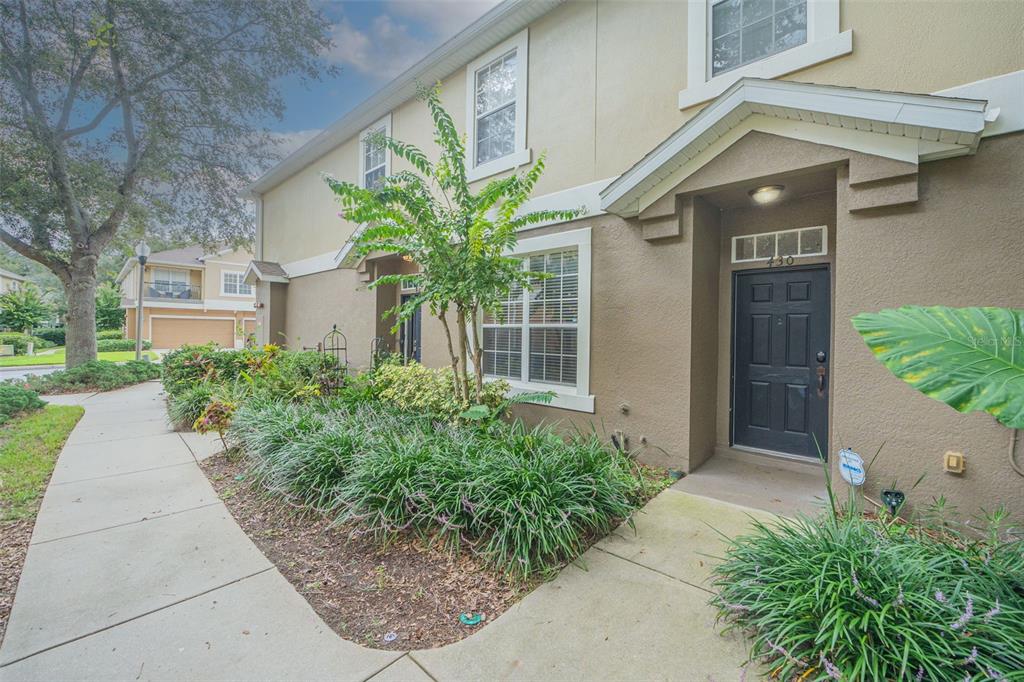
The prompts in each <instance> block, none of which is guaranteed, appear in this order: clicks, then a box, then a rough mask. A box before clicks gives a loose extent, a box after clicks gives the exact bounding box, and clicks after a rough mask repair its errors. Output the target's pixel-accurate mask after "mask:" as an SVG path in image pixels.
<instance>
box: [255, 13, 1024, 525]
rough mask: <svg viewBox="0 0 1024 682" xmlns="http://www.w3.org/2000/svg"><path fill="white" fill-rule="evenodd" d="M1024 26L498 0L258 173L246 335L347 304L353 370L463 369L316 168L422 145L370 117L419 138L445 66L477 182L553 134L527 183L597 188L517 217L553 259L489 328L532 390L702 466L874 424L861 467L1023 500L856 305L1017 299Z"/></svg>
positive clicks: (374, 161)
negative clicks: (360, 244) (902, 370)
mask: <svg viewBox="0 0 1024 682" xmlns="http://www.w3.org/2000/svg"><path fill="white" fill-rule="evenodd" d="M1022 26H1024V4H1022V3H1019V2H988V3H981V4H973V5H971V6H970V7H967V6H965V5H963V4H961V3H944V2H934V3H920V2H914V3H871V2H847V1H838V0H818V1H813V0H811V1H810V2H808V1H806V0H785V1H783V0H774V2H773V1H772V0H726V1H719V0H709V1H708V2H700V1H692V0H691V2H689V3H685V2H664V3H655V2H644V3H622V2H604V1H600V2H593V1H591V2H582V1H580V2H567V3H560V2H524V1H517V0H509V1H506V2H504V3H502V4H500V5H498V6H497V7H495V8H494V9H493V10H492V11H490V12H489V13H487V14H486V15H485V16H484V17H482V18H481V19H480V20H478V21H477V22H475V23H474V24H473V25H471V26H470V27H468V28H467V29H465V30H464V31H462V32H461V33H460V34H458V35H457V36H455V37H454V38H452V39H451V40H450V41H449V42H447V43H445V45H443V46H442V47H441V48H439V49H438V50H437V51H435V52H434V53H433V54H431V55H429V56H428V57H426V58H425V59H424V60H423V61H422V62H420V63H419V64H417V65H416V66H414V67H413V68H412V69H410V70H409V71H407V72H406V73H404V74H402V75H401V76H399V77H398V78H397V79H396V80H395V81H393V82H392V83H390V84H389V85H387V86H386V87H385V88H383V89H382V90H381V91H380V92H378V93H377V94H375V95H374V96H372V97H371V98H370V99H368V100H367V101H365V102H364V103H362V104H361V105H359V106H357V107H356V108H355V109H353V110H352V112H351V113H349V114H348V115H346V116H345V117H344V118H343V119H341V120H340V121H338V122H337V123H335V124H333V125H332V126H330V127H329V128H327V129H326V130H325V131H324V132H322V133H321V134H320V135H319V136H317V137H316V138H315V139H313V140H312V141H311V142H309V143H308V144H306V145H305V146H304V147H302V148H301V149H299V150H298V151H297V152H295V153H294V154H292V155H291V156H289V157H288V158H287V159H285V160H284V161H282V162H281V163H280V164H279V165H277V166H276V167H274V168H273V169H271V170H270V171H269V172H267V173H266V174H265V175H264V176H263V177H261V178H260V179H259V180H258V181H257V182H256V183H255V184H254V185H253V187H252V191H253V194H254V195H255V198H256V200H257V205H258V220H257V244H256V251H257V253H256V258H257V261H258V262H254V263H253V264H252V266H251V267H250V269H249V272H248V273H247V281H250V282H253V283H255V284H256V285H257V297H258V299H259V304H258V305H259V306H260V307H258V309H257V314H258V321H257V329H258V335H257V336H258V338H259V340H261V341H266V340H276V339H278V338H287V339H288V340H289V341H290V342H292V345H295V346H299V345H303V344H305V345H312V343H313V341H315V340H317V339H319V338H320V337H321V336H322V335H323V334H324V333H325V332H326V331H327V330H329V329H330V328H331V325H332V324H335V323H336V324H337V325H338V327H339V328H340V329H341V330H342V331H343V332H344V333H345V334H346V335H347V338H348V344H349V351H348V352H349V357H350V358H351V359H352V361H353V363H354V364H356V365H366V364H367V363H368V361H369V353H370V349H371V341H372V339H374V338H375V337H383V338H384V339H385V344H390V345H391V346H392V347H399V348H401V349H402V351H403V352H404V353H405V354H406V355H408V356H412V357H422V360H423V362H425V363H426V364H429V365H435V366H444V365H446V364H447V362H448V359H447V352H446V348H445V342H444V338H443V334H442V333H441V331H440V325H439V324H438V323H437V321H436V320H433V319H431V318H430V317H429V316H428V315H424V317H423V319H422V321H421V322H416V323H412V324H409V325H406V328H404V329H403V330H402V333H401V334H400V338H397V339H396V338H394V337H393V336H392V335H391V334H390V333H389V328H390V326H391V322H390V321H381V319H380V317H381V314H382V313H383V312H384V311H386V310H388V309H389V308H391V307H392V306H394V305H395V303H396V302H398V301H399V300H400V297H401V296H403V295H406V294H404V293H403V292H401V291H397V290H396V289H395V288H394V287H381V288H378V289H376V290H370V289H368V288H367V284H368V283H369V282H372V281H373V279H374V278H375V277H378V276H380V275H382V274H384V273H391V272H401V271H403V269H404V268H412V267H415V266H414V265H413V264H410V263H405V262H403V261H402V260H401V259H399V258H397V257H394V256H388V255H381V256H379V257H371V258H367V259H363V260H358V259H355V258H353V257H352V250H351V248H350V242H349V241H348V240H349V238H350V237H351V235H352V234H353V231H354V229H355V228H356V226H355V225H352V224H348V223H345V222H343V221H340V220H339V219H338V217H337V206H336V204H335V201H334V196H333V195H332V193H331V192H330V191H329V190H328V188H327V187H326V186H325V185H324V183H323V180H322V179H321V173H323V172H327V173H331V174H333V175H335V176H337V177H339V178H342V179H345V180H348V181H351V182H360V183H363V184H364V185H369V184H370V183H372V182H374V181H375V180H376V179H377V178H378V177H379V176H380V175H381V174H382V173H383V174H388V173H392V172H397V171H399V170H404V169H406V168H408V166H407V165H406V164H404V163H403V162H402V161H401V160H400V159H397V158H393V157H392V156H391V155H390V154H381V153H378V152H377V151H375V150H373V149H369V148H367V145H366V144H365V143H364V142H363V140H364V138H365V135H366V133H368V132H370V131H375V130H384V131H386V132H388V133H390V134H391V135H392V136H393V137H395V138H398V139H400V140H403V141H406V142H411V143H414V144H417V145H419V146H420V147H422V148H423V149H425V150H426V151H427V153H428V154H430V153H431V150H433V149H435V147H434V145H433V142H432V139H431V133H432V126H431V122H430V120H429V118H428V116H427V112H426V108H425V106H424V104H423V103H421V102H419V101H417V100H415V98H414V92H415V87H416V83H418V82H419V83H431V82H435V81H440V82H441V87H442V99H443V101H444V102H445V105H446V106H447V108H448V110H449V111H450V112H451V114H452V116H453V118H454V119H455V122H456V124H457V125H458V127H459V128H460V129H461V130H463V131H465V132H466V136H467V147H468V158H469V160H470V163H471V165H472V168H471V170H470V171H469V172H470V177H471V179H472V180H473V181H475V182H477V185H476V186H477V187H479V186H481V185H480V183H484V182H487V181H488V180H492V179H494V178H496V177H501V176H502V174H507V173H508V172H509V171H510V170H512V169H514V168H523V167H524V166H525V165H526V164H528V163H530V162H531V161H532V160H535V159H536V158H537V157H538V155H539V154H540V153H541V152H542V151H546V152H547V167H548V171H547V172H546V173H545V175H544V177H543V178H542V180H541V182H540V183H539V186H538V188H537V192H536V194H537V195H539V196H538V198H536V199H535V200H534V201H533V202H532V204H531V206H530V208H541V207H546V208H567V207H576V206H581V205H583V206H586V207H587V208H588V209H589V214H588V215H586V216H585V217H583V218H580V219H579V220H575V221H573V222H571V223H568V224H559V225H547V226H542V227H540V228H538V229H531V230H529V231H527V232H524V233H523V234H522V235H521V239H520V242H519V247H518V250H517V254H519V255H522V256H524V257H529V259H530V266H531V268H533V269H544V270H547V271H548V272H550V273H551V274H552V275H553V277H552V278H551V279H548V280H546V281H545V282H544V283H543V285H542V286H543V289H542V291H541V292H539V293H535V294H532V295H523V294H520V293H517V294H516V295H515V296H514V297H513V299H514V300H510V301H509V306H508V309H509V311H510V313H511V314H510V315H509V316H508V318H507V319H506V320H505V321H504V322H503V323H502V324H486V325H485V331H484V341H485V350H486V353H485V363H486V369H487V370H488V373H489V374H491V375H492V376H500V377H504V378H507V379H509V380H510V381H511V382H512V384H513V386H515V388H516V390H531V389H534V390H535V389H549V390H553V391H554V392H555V393H556V398H555V400H554V402H553V404H552V405H551V406H550V407H542V406H537V407H534V406H530V407H528V408H526V409H524V410H523V411H522V414H524V415H526V416H528V417H529V418H532V419H539V418H548V419H561V420H566V421H570V422H573V423H576V424H579V425H583V426H586V425H589V424H590V423H594V424H597V425H599V427H600V428H603V429H605V430H607V431H608V432H609V433H610V432H612V431H613V430H621V431H622V432H623V434H624V435H625V436H626V437H627V438H628V439H629V443H630V445H631V446H633V447H636V448H639V450H640V457H641V458H642V459H645V460H646V461H649V462H652V463H655V464H660V465H664V466H668V467H671V468H673V469H681V470H683V471H687V472H689V471H692V470H694V469H696V468H698V467H700V466H701V464H702V463H704V462H705V461H706V460H708V458H710V457H715V456H722V455H725V456H728V457H732V458H736V457H742V458H746V459H748V460H756V461H758V462H759V463H761V464H763V465H765V467H767V468H766V469H764V470H763V471H764V473H763V475H764V476H770V475H771V473H770V470H771V468H772V467H774V466H783V464H782V462H783V461H785V462H786V463H788V464H786V465H787V466H790V467H791V466H793V464H792V463H793V462H798V463H800V462H802V463H806V466H807V469H808V470H809V471H813V467H815V466H816V464H815V463H814V459H813V455H814V453H815V451H816V446H815V441H817V443H818V444H820V446H821V448H822V449H823V451H825V452H827V453H830V456H832V461H833V462H834V461H835V459H836V458H835V457H834V455H835V453H836V451H837V450H838V448H839V447H840V446H847V447H852V448H855V449H856V450H858V451H860V452H861V453H864V454H866V455H870V454H873V453H874V452H875V450H876V449H877V448H878V447H879V446H880V445H881V444H882V443H884V444H885V446H884V449H883V451H882V454H881V456H880V457H879V459H878V461H877V462H876V463H875V465H874V469H873V470H872V472H871V476H870V480H869V484H868V488H867V490H868V491H869V492H871V493H877V490H878V487H879V485H880V484H889V483H891V482H892V481H894V480H895V481H898V482H899V483H900V484H902V485H904V486H908V487H909V486H910V485H912V484H913V483H914V481H915V480H917V478H918V477H919V476H920V475H921V474H926V477H925V479H924V480H923V481H922V483H921V484H920V487H919V488H917V489H916V490H915V491H914V493H913V495H912V499H913V500H915V501H921V500H927V499H930V498H931V497H932V496H938V495H945V496H946V497H947V498H948V499H949V500H950V501H951V502H952V503H953V504H956V505H958V506H959V507H960V508H961V509H964V510H975V509H977V508H978V507H981V506H986V507H989V508H991V507H993V506H994V505H995V504H996V503H998V502H1005V503H1008V504H1010V505H1011V506H1013V507H1014V511H1015V512H1016V513H1017V514H1022V513H1024V502H1022V500H1024V494H1022V489H1024V479H1022V478H1021V477H1019V476H1018V475H1016V474H1015V473H1014V472H1013V470H1012V469H1011V467H1010V464H1009V462H1007V457H1006V452H1007V444H1008V442H1009V440H1010V432H1009V431H1008V430H1007V429H1005V428H1004V427H1002V426H1000V425H998V424H997V423H996V422H995V421H994V420H993V419H992V418H991V417H989V416H987V415H984V414H966V415H961V414H958V413H956V412H954V411H953V410H951V409H950V408H948V407H947V406H945V405H942V404H941V403H939V402H936V401H933V400H930V399H928V398H925V397H923V396H921V395H920V394H918V393H917V392H916V391H914V390H913V389H912V388H910V387H909V386H907V385H906V384H904V383H903V382H901V381H899V380H898V379H896V378H894V377H893V376H892V375H891V374H890V373H889V372H888V370H886V369H885V368H884V367H883V366H882V365H881V364H880V363H879V362H878V361H876V360H875V359H874V358H873V356H872V355H871V353H870V352H869V351H868V349H867V348H866V346H865V345H864V343H863V341H862V340H861V339H860V337H859V336H858V334H857V333H856V332H855V331H854V329H853V328H852V326H851V324H850V318H851V317H852V316H853V315H855V314H856V313H858V312H862V311H875V310H878V309H880V308H885V307H892V306H898V305H901V304H945V305H951V306H967V305H993V306H1012V307H1017V308H1020V307H1024V218H1022V216H1024V199H1022V196H1024V193H1022V188H1024V134H1022V133H1021V130H1022V129H1024V71H1022V69H1024V50H1022V49H1021V28H1022ZM947 450H956V451H961V452H964V453H966V455H967V461H968V465H967V469H966V472H965V473H964V474H962V475H959V476H956V475H952V474H948V473H944V472H943V470H942V459H943V453H944V452H946V451H947ZM1019 457H1020V458H1024V454H1022V455H1019ZM755 485H756V484H755Z"/></svg>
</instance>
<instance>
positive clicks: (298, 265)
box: [281, 251, 338, 278]
mask: <svg viewBox="0 0 1024 682" xmlns="http://www.w3.org/2000/svg"><path fill="white" fill-rule="evenodd" d="M337 254H338V252H337V251H326V252H324V253H321V254H318V255H316V256H312V257H310V258H303V259H302V260H296V261H292V262H290V263H281V267H282V268H284V271H285V272H287V273H288V277H289V278H294V277H303V276H305V275H315V274H316V273H318V272H326V271H327V270H336V269H337V268H338V264H337V263H336V262H335V260H334V257H335V256H336V255H337Z"/></svg>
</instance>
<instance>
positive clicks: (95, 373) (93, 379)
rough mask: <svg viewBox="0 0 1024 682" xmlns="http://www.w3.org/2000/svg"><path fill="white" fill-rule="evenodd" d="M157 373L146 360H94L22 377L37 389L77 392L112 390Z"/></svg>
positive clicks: (156, 367)
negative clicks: (55, 370) (50, 372)
mask: <svg viewBox="0 0 1024 682" xmlns="http://www.w3.org/2000/svg"><path fill="white" fill-rule="evenodd" d="M159 376H160V369H159V367H158V366H157V365H155V364H153V363H151V362H147V361H145V360H131V361H129V362H125V363H121V364H118V363H114V362H109V361H107V360H93V361H92V362H86V363H84V364H81V365H78V366H77V367H72V368H71V369H65V370H60V371H57V372H53V373H52V374H45V375H42V376H31V377H27V378H26V379H24V380H23V381H22V383H24V384H25V385H26V386H27V387H28V388H31V389H33V390H35V391H38V392H39V393H43V394H47V393H78V392H82V391H111V390H113V389H115V388H122V387H124V386H130V385H132V384H137V383H140V382H143V381H149V380H150V379H156V378H157V377H159Z"/></svg>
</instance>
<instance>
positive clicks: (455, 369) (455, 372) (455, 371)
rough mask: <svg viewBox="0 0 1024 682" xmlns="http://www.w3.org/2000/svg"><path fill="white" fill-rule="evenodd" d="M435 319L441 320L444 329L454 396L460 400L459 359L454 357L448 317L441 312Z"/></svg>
mask: <svg viewBox="0 0 1024 682" xmlns="http://www.w3.org/2000/svg"><path fill="white" fill-rule="evenodd" d="M437 319H439V320H441V326H442V327H444V337H445V339H446V340H447V341H448V356H449V357H450V358H451V360H452V381H454V382H455V395H456V396H458V397H459V399H460V400H461V398H462V392H461V391H460V390H459V358H458V356H457V355H455V348H454V346H453V345H452V330H451V329H450V328H449V327H448V316H447V315H446V314H445V311H441V312H440V313H439V314H438V316H437Z"/></svg>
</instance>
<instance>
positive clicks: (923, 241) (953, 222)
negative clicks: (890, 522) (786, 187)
mask: <svg viewBox="0 0 1024 682" xmlns="http://www.w3.org/2000/svg"><path fill="white" fill-rule="evenodd" d="M1022 159H1024V135H1022V134H1015V135H1007V136H1004V137H998V138H990V139H988V140H984V141H983V142H982V143H981V147H980V149H979V151H978V154H977V155H976V156H970V157H965V158H959V159H950V160H947V161H936V162H934V163H929V164H925V165H923V166H922V167H921V178H920V200H919V201H918V203H917V204H915V205H913V206H909V207H906V208H902V209H889V210H879V211H876V212H874V213H871V214H860V215H856V214H851V213H849V212H847V211H845V210H844V204H843V192H842V191H840V194H839V202H838V210H837V215H838V224H837V236H836V268H835V287H836V301H835V311H834V315H835V320H836V323H835V334H834V339H833V345H834V348H835V350H834V359H835V363H834V364H833V381H834V383H833V389H834V390H833V404H832V409H833V439H834V440H835V441H837V442H838V443H842V444H845V445H849V446H851V447H855V448H856V449H858V451H859V452H861V453H865V454H868V455H872V454H874V452H875V450H876V449H877V448H878V447H879V446H880V445H882V443H883V442H884V443H885V447H884V448H883V450H882V454H881V456H880V457H879V459H878V461H877V462H876V464H875V470H874V471H873V475H872V479H873V480H872V481H869V486H868V490H869V491H870V492H875V491H877V490H878V488H879V486H884V485H887V484H889V483H891V482H892V481H893V480H897V481H899V483H900V484H902V485H903V486H910V485H912V484H913V483H914V481H915V480H917V478H918V476H920V475H921V474H925V478H924V480H923V481H922V482H921V485H920V486H919V487H918V488H917V490H915V491H914V492H913V493H912V494H911V499H912V501H915V502H917V503H919V504H920V503H925V502H927V501H929V500H930V499H931V498H933V497H936V496H938V495H945V496H946V497H947V498H949V500H950V502H951V503H953V504H954V505H957V506H959V507H960V508H961V509H962V510H964V511H967V510H975V509H977V508H978V507H985V508H988V509H990V510H991V509H992V508H993V507H994V506H995V504H997V503H999V502H1004V503H1006V504H1008V505H1010V506H1011V508H1012V509H1013V511H1015V513H1016V514H1017V515H1018V516H1024V478H1022V477H1020V476H1018V475H1017V474H1016V473H1014V472H1013V471H1012V469H1011V468H1010V465H1009V463H1008V462H1007V446H1008V444H1009V438H1010V432H1009V430H1008V429H1006V428H1005V427H1003V426H1001V425H1000V424H998V423H996V422H995V420H994V419H993V418H992V417H989V416H988V415H986V414H980V413H974V414H967V415H961V414H959V413H957V412H955V411H954V410H952V409H951V408H949V407H947V406H945V405H943V404H941V403H939V402H937V401H934V400H931V399H929V398H926V397H924V396H922V395H920V394H919V393H917V391H915V390H914V389H913V388H911V387H910V386H908V385H906V384H904V383H903V382H901V381H899V380H898V379H896V378H895V377H893V376H892V375H891V374H890V373H889V371H888V370H887V369H885V367H883V366H882V365H881V363H879V362H877V361H876V360H875V359H874V358H873V357H872V355H871V353H870V352H868V350H867V348H866V346H865V345H864V343H863V341H861V339H860V337H859V335H858V334H857V333H856V332H855V331H854V329H853V327H852V325H851V324H850V322H849V319H850V318H851V317H852V316H853V315H855V314H857V313H859V312H862V311H874V310H879V309H881V308H886V307H893V306H898V305H903V304H917V305H949V306H970V305H990V306H1008V307H1014V308H1024V258H1022V257H1021V254H1024V224H1022V216H1024V197H1022V193H1021V188H1022V187H1024V164H1022V163H1021V160H1022ZM844 181H845V177H844V173H843V171H842V170H841V171H840V178H839V186H840V189H842V186H843V183H844ZM1018 449H1021V448H1020V446H1018ZM946 450H958V451H961V452H964V453H965V454H966V456H967V471H966V473H965V474H963V475H962V476H956V475H953V474H946V473H943V472H942V455H943V453H944V452H945V451H946ZM1022 460H1024V454H1019V455H1018V461H1022Z"/></svg>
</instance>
